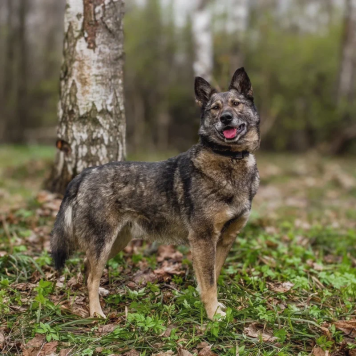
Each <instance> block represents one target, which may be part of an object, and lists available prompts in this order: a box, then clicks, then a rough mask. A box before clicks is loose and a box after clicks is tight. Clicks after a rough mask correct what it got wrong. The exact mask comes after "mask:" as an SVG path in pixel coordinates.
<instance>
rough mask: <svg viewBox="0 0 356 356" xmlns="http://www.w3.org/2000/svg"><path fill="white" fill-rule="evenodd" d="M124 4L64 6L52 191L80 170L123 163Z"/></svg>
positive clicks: (96, 0) (72, 1)
mask: <svg viewBox="0 0 356 356" xmlns="http://www.w3.org/2000/svg"><path fill="white" fill-rule="evenodd" d="M123 16H124V1H123V0H83V1H79V0H67V6H66V13H65V34H64V61H63V64H62V70H61V78H60V81H61V83H60V85H61V93H60V103H59V109H58V119H59V125H58V133H57V134H58V139H57V148H58V152H57V158H56V163H55V167H54V170H53V172H52V176H51V178H50V180H49V186H50V190H52V191H54V192H60V193H63V191H64V190H65V188H66V186H67V184H68V182H69V181H70V180H71V179H72V178H73V177H74V176H75V175H76V174H78V173H80V172H81V171H82V170H83V169H85V168H87V167H90V166H95V165H99V164H104V163H107V162H110V161H117V160H122V159H124V158H125V129H126V123H125V113H124V99H123V62H124V57H123V24H122V22H123Z"/></svg>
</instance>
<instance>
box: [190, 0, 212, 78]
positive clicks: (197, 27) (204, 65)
mask: <svg viewBox="0 0 356 356" xmlns="http://www.w3.org/2000/svg"><path fill="white" fill-rule="evenodd" d="M208 4H209V1H208V0H197V6H196V8H195V9H194V14H193V35H194V42H195V61H194V64H193V69H194V73H195V75H196V76H199V77H203V78H204V79H206V80H208V81H210V80H211V76H212V70H213V37H212V23H211V14H210V11H209V8H208Z"/></svg>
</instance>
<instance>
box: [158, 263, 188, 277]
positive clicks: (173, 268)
mask: <svg viewBox="0 0 356 356" xmlns="http://www.w3.org/2000/svg"><path fill="white" fill-rule="evenodd" d="M154 273H156V274H157V275H159V276H165V275H173V274H176V275H184V274H185V271H184V270H182V264H181V263H171V262H168V261H164V262H163V264H162V266H161V268H158V269H155V270H154Z"/></svg>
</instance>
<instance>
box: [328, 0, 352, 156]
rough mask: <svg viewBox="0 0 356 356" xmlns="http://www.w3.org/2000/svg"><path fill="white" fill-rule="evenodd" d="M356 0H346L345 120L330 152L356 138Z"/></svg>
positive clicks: (341, 95) (341, 91) (341, 88)
mask: <svg viewBox="0 0 356 356" xmlns="http://www.w3.org/2000/svg"><path fill="white" fill-rule="evenodd" d="M355 98H356V0H346V7H345V15H344V28H343V37H342V42H341V60H340V69H339V80H338V90H337V99H338V102H339V104H340V106H341V108H342V111H343V114H342V116H343V122H342V125H341V128H340V127H338V129H337V131H336V135H335V137H334V138H333V140H332V142H331V145H330V148H329V152H330V153H332V154H336V153H340V152H341V151H342V150H343V149H344V148H345V146H346V144H347V143H348V142H349V141H350V140H352V139H355V138H356V107H355V105H354V101H355Z"/></svg>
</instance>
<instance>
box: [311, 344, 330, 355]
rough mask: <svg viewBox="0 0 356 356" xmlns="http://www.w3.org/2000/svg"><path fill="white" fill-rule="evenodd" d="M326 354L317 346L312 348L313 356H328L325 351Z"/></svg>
mask: <svg viewBox="0 0 356 356" xmlns="http://www.w3.org/2000/svg"><path fill="white" fill-rule="evenodd" d="M326 352H327V353H326ZM326 352H325V351H324V350H323V349H322V348H321V347H319V346H315V347H314V348H313V355H314V356H328V355H329V352H328V351H326Z"/></svg>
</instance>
